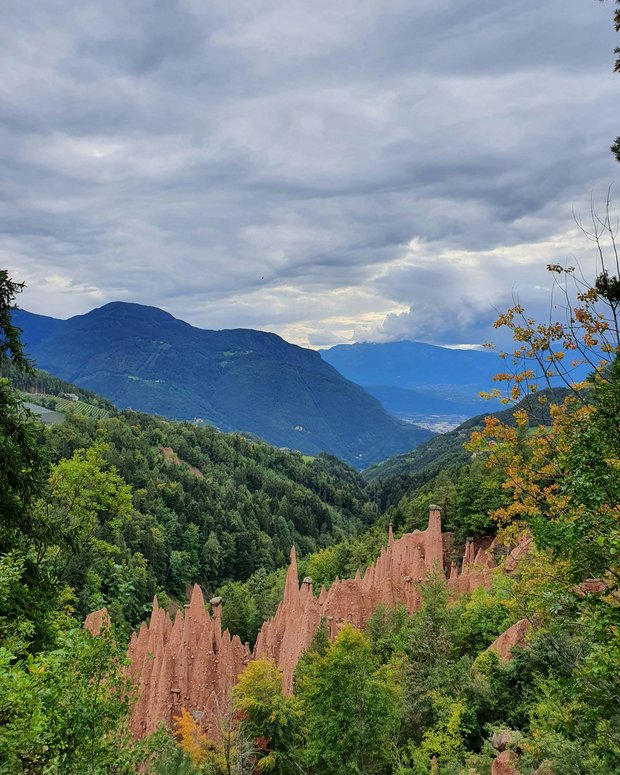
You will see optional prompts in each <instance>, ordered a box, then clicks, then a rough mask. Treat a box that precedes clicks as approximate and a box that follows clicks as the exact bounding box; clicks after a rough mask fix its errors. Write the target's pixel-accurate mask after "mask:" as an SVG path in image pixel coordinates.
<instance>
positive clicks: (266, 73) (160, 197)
mask: <svg viewBox="0 0 620 775" xmlns="http://www.w3.org/2000/svg"><path fill="white" fill-rule="evenodd" d="M5 6H6V7H5V8H4V9H3V16H4V18H3V22H4V23H3V25H2V27H1V28H0V45H2V49H3V53H4V56H3V58H2V62H1V63H0V84H2V86H1V87H0V165H1V173H2V174H1V176H0V256H1V261H2V264H4V265H6V266H8V267H9V268H10V269H11V270H12V271H13V273H14V274H16V275H18V276H19V277H21V278H23V279H26V280H27V281H28V284H29V289H28V291H27V292H26V294H25V295H24V297H23V303H24V306H27V307H29V308H31V309H33V310H35V311H38V312H43V313H49V314H56V315H60V316H63V315H64V316H66V315H69V314H74V313H78V312H83V311H85V310H87V309H89V308H91V307H93V306H96V305H98V304H101V303H105V302H106V301H110V300H113V299H116V298H119V299H127V300H134V301H140V302H143V303H148V304H157V305H160V306H164V307H166V308H167V309H169V310H170V311H171V312H173V313H174V314H176V315H178V316H180V317H184V318H185V319H188V320H190V321H191V322H193V323H195V324H198V325H202V326H205V327H209V326H211V327H224V326H239V325H244V326H254V327H259V328H267V329H272V330H276V331H278V332H279V333H282V334H283V335H285V336H287V337H288V338H291V339H293V340H295V341H299V342H308V343H310V344H312V345H317V346H318V345H322V344H327V343H333V342H334V341H343V340H346V339H347V338H350V337H351V336H353V335H356V336H358V337H361V338H373V339H394V338H403V337H418V338H424V339H428V340H431V341H442V342H447V343H450V344H455V343H465V342H477V341H481V340H483V339H486V338H488V326H489V321H490V320H491V319H492V317H493V315H494V311H495V309H496V308H497V307H501V306H503V305H505V304H506V303H508V302H509V301H510V298H511V294H512V292H513V289H514V288H516V289H517V290H518V291H519V293H520V295H521V298H523V299H524V300H525V301H526V302H529V303H530V304H532V305H533V306H534V307H535V308H536V309H538V308H540V309H543V307H544V304H545V303H546V301H545V294H546V293H547V291H546V290H545V288H546V287H547V285H548V280H547V278H545V276H544V271H542V270H541V267H542V268H544V265H545V264H546V263H547V262H549V261H556V260H561V259H563V258H566V257H570V256H571V255H572V254H573V253H579V252H580V251H582V250H585V249H586V247H587V245H586V242H585V241H584V240H583V239H582V235H580V234H579V232H578V231H577V230H576V229H575V225H574V222H573V220H572V215H571V209H572V207H573V206H577V208H584V207H585V208H586V209H587V205H588V201H589V196H590V193H591V191H592V190H595V191H596V192H598V193H600V194H601V195H603V196H604V194H605V192H606V189H607V186H608V185H609V183H610V182H612V181H613V178H614V176H615V175H616V172H617V166H616V165H615V164H614V162H613V159H612V157H611V154H609V152H608V150H607V148H608V145H609V143H610V141H611V139H612V138H613V137H615V136H616V134H617V126H616V119H617V116H616V111H615V109H614V106H615V105H616V104H617V95H618V87H619V86H620V81H619V80H618V78H617V77H615V78H614V75H613V74H612V73H611V72H610V68H611V62H612V50H613V47H614V45H615V44H616V41H615V40H614V35H613V30H612V24H611V9H610V7H609V6H608V5H606V4H599V3H594V2H589V0H550V2H547V3H544V4H541V3H539V2H538V1H537V0H515V1H514V2H512V3H510V4H498V3H497V2H495V1H493V0H469V2H457V1H456V0H433V1H432V2H431V0H417V2H416V3H407V2H405V1H404V0H381V1H379V0H366V2H364V3H359V2H353V0H339V1H338V2H335V3H334V2H326V1H324V0H317V1H316V2H313V3H310V2H307V0H304V2H295V0H288V2H286V3H285V2H279V1H278V0H239V2H236V3H225V2H212V3H203V2H199V0H137V1H136V2H132V3H126V2H123V1H122V0H108V1H107V2H105V3H104V2H103V0H97V2H84V3H80V4H75V3H71V2H69V0H40V1H39V2H37V0H32V1H31V2H29V3H22V2H17V0H9V2H8V3H6V4H5Z"/></svg>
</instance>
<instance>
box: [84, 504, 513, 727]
mask: <svg viewBox="0 0 620 775" xmlns="http://www.w3.org/2000/svg"><path fill="white" fill-rule="evenodd" d="M451 539H452V536H451V534H449V533H444V534H442V532H441V510H440V508H439V507H438V506H431V507H430V514H429V522H428V528H427V529H426V530H424V531H420V530H415V531H414V532H413V533H407V534H406V535H403V536H402V537H401V538H399V539H398V540H394V537H393V535H392V530H391V528H390V531H389V535H388V545H387V547H384V548H383V549H382V550H381V555H380V556H379V558H378V559H377V561H376V563H375V564H374V565H371V566H369V567H368V568H367V569H366V571H365V572H364V575H363V576H361V575H360V573H359V571H358V572H357V573H356V574H355V578H353V579H347V580H343V581H341V580H339V579H336V580H335V582H334V583H333V584H332V585H331V586H330V588H329V589H325V588H324V587H322V588H321V591H320V594H319V595H318V596H317V597H315V596H314V595H313V591H312V579H310V578H309V577H308V578H305V579H304V580H303V582H302V584H301V588H300V586H299V581H298V575H297V562H296V556H295V549H294V548H292V549H291V564H290V566H289V569H288V573H287V577H286V586H285V591H284V599H283V600H282V602H281V603H280V605H279V606H278V609H277V611H276V613H275V615H274V617H273V618H272V619H269V620H268V621H266V622H265V623H264V624H263V626H262V628H261V631H260V632H259V634H258V638H257V641H256V645H255V647H254V652H253V653H250V650H249V648H248V645H247V644H245V645H243V644H242V643H241V641H240V640H239V638H238V637H237V636H234V637H232V638H231V637H230V634H229V633H228V630H225V631H224V632H223V633H222V632H221V617H220V602H221V601H220V599H219V598H214V599H213V600H212V601H211V602H212V606H213V616H212V617H211V616H209V613H208V612H207V610H206V608H205V604H204V600H203V596H202V592H201V590H200V588H199V587H198V586H195V587H194V590H193V592H192V596H191V601H190V603H189V605H188V606H186V611H185V615H183V614H182V613H181V612H180V611H179V612H178V613H177V614H176V617H175V619H174V623H173V622H172V620H171V619H170V617H169V616H168V614H167V613H166V612H165V611H163V610H162V609H160V608H159V606H158V604H157V600H156V599H155V600H154V601H153V613H152V615H151V619H150V622H149V624H148V625H147V624H146V623H143V624H142V626H141V628H140V630H139V632H138V633H137V634H135V633H134V635H133V636H132V639H131V643H130V645H129V652H128V656H129V659H130V667H129V668H128V669H129V675H130V678H131V679H132V680H133V681H134V682H135V684H136V685H137V687H138V700H137V702H136V705H135V708H134V713H133V719H132V729H133V732H134V733H135V734H136V735H137V736H139V737H141V736H142V735H144V734H147V733H150V732H153V731H154V730H155V729H156V728H157V726H158V725H159V724H160V723H161V722H164V723H166V724H171V723H172V722H173V721H174V718H175V717H176V716H177V715H178V714H179V713H180V710H181V708H182V707H184V708H186V709H187V710H188V711H189V712H190V713H192V715H193V716H194V718H195V719H196V720H198V721H199V722H200V724H201V726H202V727H203V729H204V730H205V732H206V733H207V734H208V735H210V736H211V737H212V738H213V739H218V738H219V736H220V722H221V719H222V718H223V717H224V716H225V714H226V713H227V712H228V710H229V705H230V696H231V690H232V687H233V686H234V684H235V681H236V679H237V676H238V675H239V673H240V672H241V671H242V670H243V668H244V666H245V665H246V664H247V663H248V662H249V660H250V659H253V658H258V659H260V658H268V659H272V660H273V661H274V662H275V663H276V664H277V665H278V666H279V667H280V668H281V670H282V672H283V678H284V688H285V690H286V691H287V692H290V691H291V690H292V682H293V672H294V670H295V666H296V664H297V661H298V660H299V657H300V656H301V654H302V653H303V652H304V651H305V650H306V649H307V648H308V646H309V645H310V643H311V642H312V638H313V636H314V634H315V632H316V631H317V629H318V627H319V624H320V622H321V619H322V618H325V620H326V622H327V625H328V629H329V635H330V637H331V638H334V637H335V635H336V633H337V632H338V630H339V629H340V627H342V626H343V624H345V623H346V622H350V623H351V624H353V625H354V626H355V627H359V628H362V627H364V625H365V624H366V623H367V622H368V620H369V619H370V617H371V616H372V614H373V611H374V610H375V608H376V607H377V606H378V605H379V604H381V603H383V604H386V605H388V606H394V605H399V604H400V605H404V606H406V608H407V610H408V611H409V612H412V611H415V610H417V609H418V608H419V605H420V591H419V585H420V583H423V582H424V580H425V579H426V578H427V576H428V574H429V573H433V572H436V573H438V574H440V575H441V576H444V577H445V576H446V575H447V574H446V565H447V563H446V554H447V552H448V551H449V550H450V548H451V546H452V541H451ZM492 548H493V543H492V542H491V541H490V540H488V539H487V540H483V541H481V542H474V541H473V540H471V539H470V540H468V541H467V545H466V549H465V556H464V557H463V561H462V564H461V568H460V571H459V569H458V568H457V566H456V564H455V563H452V564H451V567H450V571H449V580H448V588H449V589H450V590H451V591H453V592H454V593H463V592H471V591H472V590H473V589H475V588H477V587H480V586H488V585H489V584H490V581H491V570H492V568H493V567H495V564H496V563H495V560H494V558H493V554H492ZM513 554H514V553H513ZM97 615H98V613H97V612H96V613H95V614H91V615H90V617H89V625H88V626H89V629H91V631H92V629H94V627H95V625H96V624H97V623H98V619H97ZM99 626H101V625H100V624H99Z"/></svg>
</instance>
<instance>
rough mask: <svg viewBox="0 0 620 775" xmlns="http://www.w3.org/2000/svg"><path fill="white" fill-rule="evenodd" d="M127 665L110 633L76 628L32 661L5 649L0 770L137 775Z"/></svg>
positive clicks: (0, 681)
mask: <svg viewBox="0 0 620 775" xmlns="http://www.w3.org/2000/svg"><path fill="white" fill-rule="evenodd" d="M121 667H122V662H121V657H120V650H119V649H118V648H117V647H116V645H115V643H114V640H113V636H112V633H111V632H108V633H104V634H102V636H101V637H97V638H93V637H92V636H91V635H90V634H89V633H87V632H85V631H84V630H71V631H68V632H67V633H66V634H65V635H63V636H62V638H61V639H60V641H59V644H58V647H57V648H56V649H54V650H53V651H48V652H44V653H42V654H40V655H38V656H37V657H29V658H27V659H20V660H15V659H14V657H13V655H11V654H10V653H9V652H8V651H7V650H6V649H0V709H1V711H0V712H1V714H2V720H3V723H2V724H1V725H0V762H2V763H3V764H2V765H1V766H2V767H4V769H0V772H6V773H11V774H13V773H14V774H15V775H17V774H18V773H30V772H40V771H44V772H49V773H59V774H60V773H63V775H64V774H65V773H66V774H67V775H72V774H73V773H75V775H78V774H79V775H83V773H104V772H110V771H111V768H112V766H115V767H117V768H118V769H117V770H116V772H118V773H128V774H129V773H131V772H134V771H135V770H134V769H133V768H135V767H136V766H137V762H138V759H137V757H136V752H135V750H134V746H133V744H132V743H131V740H130V738H129V735H128V732H127V729H126V715H127V708H128V702H129V697H130V694H129V691H128V687H127V684H126V681H125V679H124V677H123V673H122V669H121Z"/></svg>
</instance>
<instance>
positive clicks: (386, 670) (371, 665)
mask: <svg viewBox="0 0 620 775" xmlns="http://www.w3.org/2000/svg"><path fill="white" fill-rule="evenodd" d="M296 688H297V693H298V696H299V699H300V702H301V706H302V711H303V714H304V720H305V731H306V735H307V745H306V750H305V755H306V758H307V762H308V765H309V767H310V768H311V771H312V772H316V773H317V775H357V774H358V773H369V774H370V773H387V772H389V771H390V767H391V764H390V763H391V761H392V757H393V753H392V741H393V739H394V738H395V735H396V732H397V729H398V726H399V705H400V690H399V686H398V683H397V681H396V678H395V674H394V669H393V667H392V666H380V665H379V663H378V662H377V661H376V660H375V658H374V656H373V654H372V649H371V644H370V641H369V640H368V639H367V638H366V637H365V636H364V635H363V634H362V633H360V632H358V631H357V630H355V629H354V628H352V627H351V626H348V625H347V626H345V627H343V628H342V630H341V631H340V632H339V633H338V636H337V637H336V640H335V641H334V643H333V644H331V645H330V647H329V648H328V649H327V651H326V653H325V654H324V655H321V654H320V653H319V652H318V651H313V652H311V653H310V654H309V656H308V659H307V660H305V661H304V662H303V663H302V666H301V669H300V670H298V675H297V676H296Z"/></svg>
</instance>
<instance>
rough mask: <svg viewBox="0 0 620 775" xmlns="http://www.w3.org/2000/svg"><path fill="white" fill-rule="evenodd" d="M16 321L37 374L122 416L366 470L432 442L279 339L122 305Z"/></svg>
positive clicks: (309, 354)
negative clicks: (94, 396)
mask: <svg viewBox="0 0 620 775" xmlns="http://www.w3.org/2000/svg"><path fill="white" fill-rule="evenodd" d="M14 320H15V323H16V324H17V325H19V326H20V328H21V329H22V330H23V338H24V341H25V343H26V347H27V351H28V352H29V354H30V355H31V356H33V357H34V359H35V360H36V362H37V365H38V366H39V367H41V368H43V369H45V370H47V371H50V372H53V373H54V374H57V375H58V376H60V377H61V378H63V379H66V380H69V381H70V382H72V383H75V384H76V385H78V386H80V387H82V388H86V389H88V390H93V391H96V392H98V393H100V394H101V395H104V396H106V397H107V398H109V399H111V400H112V401H113V402H114V403H115V404H116V406H118V407H119V408H125V407H131V408H133V409H136V410H140V411H145V412H151V413H156V414H160V415H163V416H165V417H169V418H173V419H190V420H193V419H195V418H200V419H201V420H203V421H204V422H206V423H209V424H212V425H215V426H216V427H218V428H220V429H221V430H224V431H244V432H249V433H253V434H256V435H257V436H260V437H261V438H264V439H265V440H267V441H269V442H270V443H272V444H274V445H276V446H279V447H288V448H291V449H298V450H300V451H302V452H305V453H308V454H311V455H315V454H318V453H319V452H328V453H330V454H333V455H336V456H338V457H339V458H341V459H343V460H345V461H347V462H348V463H350V464H352V465H354V466H355V467H356V468H359V469H361V468H366V467H368V466H369V465H372V464H373V463H376V462H378V461H379V460H383V459H385V458H386V457H389V456H390V455H393V454H396V453H399V452H405V451H409V450H411V449H412V448H414V447H415V446H417V444H419V443H420V442H422V441H424V440H426V439H427V438H429V437H430V435H431V434H430V433H429V432H428V431H425V430H422V429H420V428H416V427H414V426H412V425H411V424H407V423H403V422H401V421H399V420H397V419H396V418H395V417H393V416H391V415H390V414H388V413H387V412H386V411H385V410H384V409H383V407H382V406H381V405H380V403H379V402H378V401H377V400H376V399H374V398H373V397H372V396H370V395H369V394H368V393H367V392H366V391H365V390H364V389H363V388H361V387H359V386H358V385H354V384H353V383H351V382H349V381H348V380H346V379H345V378H343V377H342V376H341V375H340V374H339V373H338V372H337V371H336V370H335V369H334V368H333V367H331V366H329V365H328V364H327V363H326V362H325V361H324V360H323V359H322V358H321V356H320V355H319V354H318V353H316V352H314V351H311V350H306V349H304V348H301V347H297V346H295V345H291V344H289V343H287V342H285V341H284V340H283V339H281V338H280V337H278V336H276V335H275V334H270V333H265V332H261V331H252V330H245V329H235V330H229V331H207V330H202V329H198V328H194V327H193V326H190V325H188V324H187V323H184V322H183V321H181V320H177V319H175V318H174V317H172V315H169V314H168V313H166V312H163V311H162V310H160V309H156V308H153V307H143V306H141V305H137V304H124V303H119V302H117V303H113V304H108V305H106V306H104V307H101V308H100V309H96V310H93V311H92V312H89V313H88V314H86V315H80V316H77V317H74V318H70V319H69V320H65V321H59V320H54V319H52V318H43V317H42V316H39V315H31V314H30V313H28V312H24V311H22V310H18V311H17V312H16V313H15V314H14ZM46 321H49V324H48V328H47V331H46Z"/></svg>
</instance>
